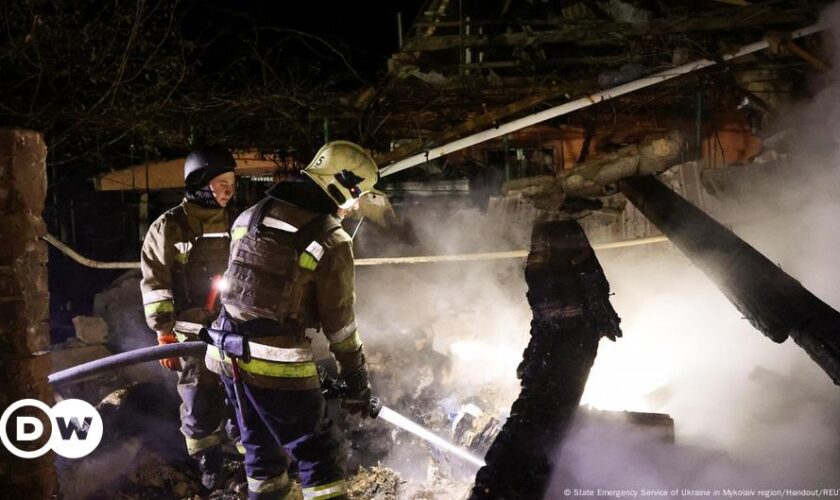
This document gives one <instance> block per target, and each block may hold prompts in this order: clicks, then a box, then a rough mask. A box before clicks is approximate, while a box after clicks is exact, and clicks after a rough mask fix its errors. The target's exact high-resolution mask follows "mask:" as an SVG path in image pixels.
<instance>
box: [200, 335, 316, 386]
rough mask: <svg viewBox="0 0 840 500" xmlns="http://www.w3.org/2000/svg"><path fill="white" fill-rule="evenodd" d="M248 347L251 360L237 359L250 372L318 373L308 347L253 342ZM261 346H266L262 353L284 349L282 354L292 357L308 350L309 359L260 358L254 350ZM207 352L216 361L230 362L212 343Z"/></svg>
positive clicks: (286, 375)
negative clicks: (293, 347) (284, 347)
mask: <svg viewBox="0 0 840 500" xmlns="http://www.w3.org/2000/svg"><path fill="white" fill-rule="evenodd" d="M258 346H259V347H258ZM249 347H250V349H252V351H251V356H252V357H251V360H250V361H248V362H247V363H246V362H244V361H242V360H237V364H238V365H239V368H240V369H241V370H244V371H246V372H248V373H252V374H254V375H264V376H267V377H283V378H308V377H315V376H317V375H318V369H317V368H316V366H315V363H314V362H313V361H312V352H311V350H309V349H299V348H298V349H283V348H280V347H271V346H266V345H262V344H253V343H250V346H249ZM262 348H267V349H266V351H263V353H262V354H266V353H268V352H271V353H272V354H278V351H286V353H284V355H285V356H286V357H287V358H290V357H293V356H295V355H298V356H300V355H301V351H309V352H308V359H309V361H303V362H291V361H279V360H274V359H262V358H261V357H260V355H258V354H256V352H257V351H260V350H262ZM290 351H292V352H290ZM207 354H208V355H209V356H210V357H212V358H213V359H215V360H217V361H221V362H223V363H227V364H231V360H230V356H224V357H223V356H222V353H221V352H220V351H219V348H218V347H216V346H214V345H208V346H207Z"/></svg>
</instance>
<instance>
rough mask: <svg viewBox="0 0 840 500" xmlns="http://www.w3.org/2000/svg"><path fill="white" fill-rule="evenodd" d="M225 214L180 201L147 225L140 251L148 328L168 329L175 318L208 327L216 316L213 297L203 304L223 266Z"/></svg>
mask: <svg viewBox="0 0 840 500" xmlns="http://www.w3.org/2000/svg"><path fill="white" fill-rule="evenodd" d="M231 218H232V217H230V215H229V213H228V212H227V211H226V210H225V209H223V208H204V207H201V206H199V205H196V204H194V203H191V202H189V201H186V200H184V201H183V202H181V204H180V205H178V206H176V207H174V208H172V209H171V210H169V211H167V212H166V213H164V214H163V215H161V216H160V217H158V219H157V220H156V221H155V222H154V223H152V225H151V227H149V231H148V232H147V233H146V238H145V239H144V241H143V248H142V250H141V252H140V270H141V271H142V273H143V279H142V280H141V281H140V290H141V292H142V294H143V308H144V311H145V314H146V323H147V324H148V325H149V328H151V329H152V330H155V331H173V328H174V327H175V321H176V320H178V321H186V322H190V323H199V324H202V325H208V324H210V322H211V321H212V320H213V319H214V318H215V317H216V316H217V315H218V312H219V306H218V301H214V303H209V304H208V297H210V298H211V299H212V298H213V295H212V294H211V290H212V289H213V279H214V276H220V275H222V274H223V273H224V270H225V267H226V266H227V260H228V254H229V252H230V232H229V229H230V219H231ZM181 340H184V339H183V338H181Z"/></svg>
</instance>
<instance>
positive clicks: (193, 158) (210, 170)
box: [184, 147, 236, 187]
mask: <svg viewBox="0 0 840 500" xmlns="http://www.w3.org/2000/svg"><path fill="white" fill-rule="evenodd" d="M234 167H236V160H234V159H233V155H232V154H230V152H229V151H228V150H227V149H224V148H221V147H209V148H201V149H196V150H195V151H193V152H192V153H190V154H189V156H187V160H186V161H185V162H184V184H185V185H186V186H195V187H199V186H203V185H205V184H207V183H208V182H210V181H211V180H212V179H213V177H216V176H217V175H221V174H224V173H225V172H233V169H234Z"/></svg>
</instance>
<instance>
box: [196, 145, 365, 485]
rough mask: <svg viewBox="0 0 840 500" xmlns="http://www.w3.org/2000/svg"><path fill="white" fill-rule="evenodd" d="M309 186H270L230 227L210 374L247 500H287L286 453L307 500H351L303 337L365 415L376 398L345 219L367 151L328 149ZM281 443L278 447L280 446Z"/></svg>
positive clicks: (359, 191) (311, 169)
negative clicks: (231, 414) (227, 413)
mask: <svg viewBox="0 0 840 500" xmlns="http://www.w3.org/2000/svg"><path fill="white" fill-rule="evenodd" d="M303 174H304V177H303V180H302V181H301V182H295V181H286V182H280V183H278V184H276V185H275V186H273V187H272V188H271V189H270V190H269V191H268V192H267V193H266V194H267V195H268V196H267V197H266V198H265V199H264V200H262V201H261V202H259V203H258V204H257V205H255V206H254V207H251V208H250V209H248V210H247V211H245V212H244V213H243V214H242V215H241V216H239V218H238V219H237V220H236V221H235V222H234V224H233V228H232V230H231V232H232V238H233V242H232V245H231V257H230V262H229V265H228V269H227V271H226V272H225V280H226V282H227V283H226V288H225V290H224V291H223V292H222V306H223V307H222V313H221V314H220V316H219V318H218V319H217V320H216V321H215V323H214V325H213V328H212V329H211V330H210V332H212V333H213V334H214V337H213V338H212V339H206V340H205V341H207V342H210V343H211V345H209V346H208V348H207V356H206V361H207V366H208V368H210V369H211V370H212V371H214V372H216V373H219V374H220V375H221V378H222V381H223V382H224V385H225V388H226V389H227V391H228V397H229V398H230V399H232V400H234V399H235V398H237V395H238V401H237V403H236V404H235V405H234V406H235V407H236V412H237V417H238V423H239V427H240V430H241V432H242V444H243V446H244V447H245V450H246V453H245V472H246V476H247V479H248V494H249V498H250V499H268V498H272V499H274V498H286V497H287V495H289V491H290V489H291V487H292V484H291V482H290V479H289V476H288V474H287V469H288V466H289V458H287V454H285V453H283V451H282V450H281V448H280V447H282V448H283V449H285V451H286V452H288V455H290V456H291V458H293V459H294V460H295V461H296V462H297V466H298V474H299V477H300V481H301V486H302V487H303V495H304V498H306V499H308V500H309V499H327V498H331V499H335V498H346V489H345V483H344V470H343V465H344V463H343V462H344V459H343V457H342V456H341V454H340V452H339V448H340V444H341V443H340V434H338V432H337V430H336V429H335V427H334V425H333V423H332V422H331V421H330V419H329V418H328V417H327V416H326V414H325V402H324V397H323V395H322V393H321V390H320V381H319V377H318V373H317V370H316V366H315V363H314V362H313V359H312V351H311V349H310V340H309V338H308V337H307V336H306V330H307V329H318V328H320V329H322V330H323V332H324V334H325V336H326V338H327V340H328V341H329V342H330V350H331V351H332V353H333V355H334V356H335V358H336V360H337V361H338V364H339V367H340V373H341V376H342V378H343V379H344V380H345V381H346V382H347V386H348V390H347V393H346V395H345V400H344V405H345V407H346V408H347V409H348V410H349V411H350V412H352V413H358V414H361V415H362V416H368V415H369V412H370V411H371V410H370V405H369V403H370V400H371V391H370V384H369V383H368V371H367V365H366V363H365V355H364V350H363V348H362V342H361V340H360V338H359V333H358V332H357V331H356V321H355V317H354V313H353V302H354V268H353V249H352V240H351V238H350V237H349V236H348V234H347V233H346V232H345V231H344V230H343V229H342V228H341V225H340V218H341V217H342V216H343V214H344V212H345V211H346V210H348V209H352V208H353V207H354V205H355V204H356V203H357V202H358V200H359V198H360V197H361V196H363V195H364V194H365V193H368V192H370V191H372V190H373V186H374V184H375V183H376V181H377V179H378V176H379V173H378V170H377V167H376V164H375V163H374V161H373V159H372V158H371V156H370V155H369V154H368V152H367V151H365V150H364V149H363V148H362V147H360V146H358V145H356V144H353V143H351V142H347V141H334V142H329V143H327V144H325V145H324V146H323V147H322V148H321V149H320V150H319V151H318V153H317V154H316V155H315V158H314V159H313V160H312V162H311V163H310V164H309V166H307V167H306V169H304V170H303ZM278 444H279V445H280V446H278Z"/></svg>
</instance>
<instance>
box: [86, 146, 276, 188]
mask: <svg viewBox="0 0 840 500" xmlns="http://www.w3.org/2000/svg"><path fill="white" fill-rule="evenodd" d="M234 158H236V170H235V171H234V173H235V174H236V175H237V176H240V177H250V176H256V175H272V174H274V173H275V172H276V171H278V170H279V169H280V166H279V165H278V163H277V162H276V161H274V160H266V159H262V158H260V156H259V155H258V154H256V153H255V152H252V151H244V152H242V153H234ZM184 160H185V158H177V159H174V160H168V161H162V162H155V163H149V164H144V165H133V166H131V167H127V168H123V169H120V170H114V171H112V172H108V173H106V174H102V175H100V176H99V177H98V178H97V179H96V181H95V182H96V189H98V190H99V191H146V190H152V191H154V190H157V189H175V188H182V187H184Z"/></svg>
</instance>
